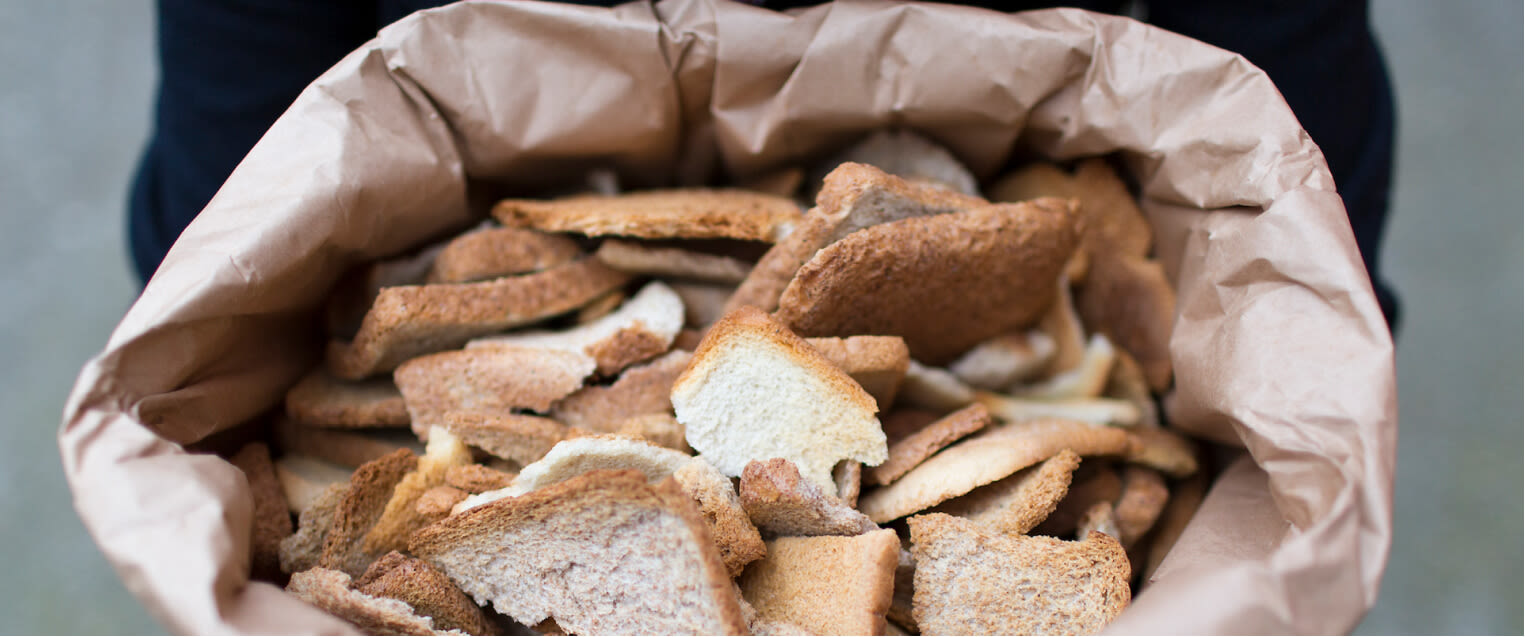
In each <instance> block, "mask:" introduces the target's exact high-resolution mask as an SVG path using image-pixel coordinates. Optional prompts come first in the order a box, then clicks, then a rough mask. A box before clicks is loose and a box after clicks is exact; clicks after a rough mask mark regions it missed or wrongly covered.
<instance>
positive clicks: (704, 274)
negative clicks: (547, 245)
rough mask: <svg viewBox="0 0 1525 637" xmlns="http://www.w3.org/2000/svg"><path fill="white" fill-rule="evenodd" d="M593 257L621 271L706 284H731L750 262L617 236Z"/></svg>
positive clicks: (744, 271)
mask: <svg viewBox="0 0 1525 637" xmlns="http://www.w3.org/2000/svg"><path fill="white" fill-rule="evenodd" d="M593 256H595V257H598V259H599V260H600V261H603V262H604V263H607V264H609V267H611V268H614V269H616V270H619V271H621V272H629V273H631V274H643V275H647V276H658V277H671V278H675V279H691V280H695V281H708V282H710V283H729V284H733V285H734V284H737V283H740V282H741V281H742V279H745V278H747V273H748V272H750V271H751V270H752V264H750V263H747V262H746V261H742V260H741V259H737V258H734V257H728V256H723V255H718V254H707V253H704V252H696V251H693V250H685V249H683V248H675V247H666V246H654V245H650V244H645V243H636V242H634V241H620V240H618V239H607V240H605V241H604V242H603V244H601V245H599V246H598V251H597V252H594V253H593Z"/></svg>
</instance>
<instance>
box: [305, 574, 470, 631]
mask: <svg viewBox="0 0 1525 637" xmlns="http://www.w3.org/2000/svg"><path fill="white" fill-rule="evenodd" d="M350 585H351V580H350V576H349V575H348V574H346V573H344V572H343V571H338V570H333V569H327V568H314V569H309V570H306V571H302V572H300V573H295V574H293V575H292V576H291V582H290V583H288V584H286V592H288V593H291V594H292V595H295V596H296V597H297V599H300V600H302V601H304V602H307V603H309V604H312V605H313V606H317V607H318V608H321V609H323V611H324V612H327V613H329V614H331V615H333V616H335V617H338V618H339V619H342V620H344V621H347V622H349V623H351V624H354V625H355V627H356V628H359V629H360V630H361V631H364V632H365V633H366V634H371V635H436V634H444V633H440V632H436V631H435V629H434V622H433V621H432V620H431V619H429V618H428V617H424V616H421V615H419V614H417V613H415V612H413V607H411V606H409V605H408V603H407V602H404V601H401V600H397V599H392V598H390V597H379V596H375V595H367V594H365V593H362V592H360V591H357V590H354V589H352V588H350ZM451 634H462V635H463V634H465V633H451Z"/></svg>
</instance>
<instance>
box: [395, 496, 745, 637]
mask: <svg viewBox="0 0 1525 637" xmlns="http://www.w3.org/2000/svg"><path fill="white" fill-rule="evenodd" d="M409 548H410V549H411V551H412V552H413V554H414V555H417V556H418V557H420V558H421V559H424V560H425V561H428V562H429V563H430V564H433V565H434V566H435V567H437V568H439V569H440V570H442V571H444V572H445V573H446V574H447V575H449V576H450V579H451V580H452V581H454V582H455V583H456V584H457V585H458V586H460V588H461V590H463V591H465V592H466V594H468V595H471V596H472V598H473V599H475V600H476V602H477V603H478V604H488V603H491V604H492V606H493V608H495V609H496V610H497V611H498V612H500V613H503V614H505V615H508V616H509V617H511V618H513V619H514V620H515V621H517V622H519V623H521V624H525V625H527V626H533V625H535V624H538V623H540V622H542V621H544V620H546V619H548V618H553V619H555V620H556V623H557V624H559V625H560V626H562V627H563V628H565V629H566V631H567V632H569V633H573V634H582V635H593V634H628V635H634V634H666V635H677V634H717V635H719V634H726V635H735V634H742V633H743V631H745V630H746V629H747V627H746V624H745V622H744V621H743V619H742V616H741V609H740V607H739V606H738V604H737V602H736V595H735V593H734V591H733V589H732V587H731V582H730V579H729V577H728V576H727V574H726V569H725V564H724V562H723V561H722V560H721V559H720V553H719V552H718V550H717V549H716V548H715V542H714V539H713V538H712V537H711V536H710V531H709V526H708V525H707V524H705V522H704V518H703V516H702V515H701V514H700V513H699V510H698V507H697V506H696V505H695V504H694V501H693V499H691V498H690V497H689V496H688V495H687V494H685V493H684V492H683V490H682V488H681V487H679V486H678V484H677V482H676V481H673V480H664V481H662V482H660V483H657V484H651V483H650V481H648V480H647V479H646V476H645V475H644V474H642V473H641V472H639V471H594V472H591V473H587V474H583V475H581V476H578V477H576V478H572V479H571V480H567V481H565V482H561V483H558V484H555V485H552V486H550V487H546V488H545V489H541V490H538V491H534V492H531V493H529V494H527V495H524V496H522V497H516V498H505V499H502V500H498V501H496V502H492V503H489V504H486V505H483V506H480V507H477V508H474V509H471V510H469V511H465V512H463V513H460V514H457V515H453V516H451V517H448V518H445V519H444V520H442V521H440V522H438V523H436V524H434V525H433V526H430V527H428V528H425V529H423V530H422V531H419V532H418V533H417V534H415V535H414V536H413V540H412V541H411V542H410V543H409Z"/></svg>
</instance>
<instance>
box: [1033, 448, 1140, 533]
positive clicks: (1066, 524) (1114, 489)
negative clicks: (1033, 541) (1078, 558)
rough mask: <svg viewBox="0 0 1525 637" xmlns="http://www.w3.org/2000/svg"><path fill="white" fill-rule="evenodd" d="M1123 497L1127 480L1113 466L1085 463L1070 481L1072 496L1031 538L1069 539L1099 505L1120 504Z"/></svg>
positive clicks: (1109, 464)
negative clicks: (1090, 511) (1088, 511)
mask: <svg viewBox="0 0 1525 637" xmlns="http://www.w3.org/2000/svg"><path fill="white" fill-rule="evenodd" d="M1122 493H1123V480H1122V477H1121V476H1120V475H1118V472H1117V470H1116V469H1115V468H1113V466H1112V463H1111V462H1106V461H1098V460H1091V461H1089V462H1081V463H1080V468H1078V469H1076V470H1075V473H1074V475H1073V476H1072V477H1071V478H1070V489H1069V492H1068V493H1066V494H1065V495H1064V499H1062V500H1060V501H1059V505H1058V506H1056V507H1054V511H1053V513H1050V514H1049V515H1048V517H1047V518H1044V519H1043V521H1042V522H1040V523H1039V524H1038V526H1035V527H1033V529H1032V531H1031V532H1030V534H1031V535H1047V536H1051V537H1067V536H1070V535H1073V534H1074V531H1075V526H1076V525H1077V524H1078V523H1079V522H1080V518H1081V516H1084V515H1085V513H1086V511H1087V510H1089V509H1090V508H1091V507H1093V506H1095V505H1096V503H1097V502H1116V501H1117V499H1118V498H1119V497H1121V496H1122Z"/></svg>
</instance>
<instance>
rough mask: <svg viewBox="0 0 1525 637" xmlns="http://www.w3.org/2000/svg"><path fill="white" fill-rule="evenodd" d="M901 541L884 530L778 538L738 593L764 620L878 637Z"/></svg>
mask: <svg viewBox="0 0 1525 637" xmlns="http://www.w3.org/2000/svg"><path fill="white" fill-rule="evenodd" d="M899 552H900V540H899V539H897V538H896V537H895V532H894V531H892V530H889V529H882V530H878V531H873V532H870V533H865V534H862V535H857V536H853V537H834V536H823V537H781V538H778V539H775V540H771V541H769V542H768V555H767V557H764V558H763V559H762V560H759V561H758V562H756V563H754V564H753V565H752V566H751V567H749V568H747V571H746V573H743V574H742V576H741V579H740V580H739V584H740V585H741V592H742V595H743V596H745V598H746V600H747V602H748V603H750V604H751V605H752V607H753V608H755V609H757V613H758V615H759V616H760V617H761V618H762V619H763V620H764V621H776V622H787V623H790V624H793V625H795V626H797V627H799V628H801V629H804V630H805V631H808V632H807V633H806V634H814V635H881V634H883V633H884V630H885V619H884V617H885V613H887V612H888V611H889V609H890V599H891V597H892V596H893V594H894V585H895V563H896V557H897V554H898V553H899Z"/></svg>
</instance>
